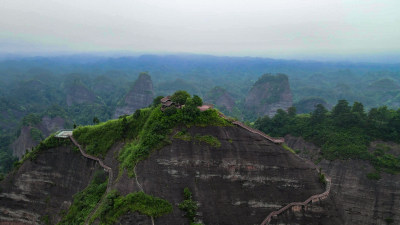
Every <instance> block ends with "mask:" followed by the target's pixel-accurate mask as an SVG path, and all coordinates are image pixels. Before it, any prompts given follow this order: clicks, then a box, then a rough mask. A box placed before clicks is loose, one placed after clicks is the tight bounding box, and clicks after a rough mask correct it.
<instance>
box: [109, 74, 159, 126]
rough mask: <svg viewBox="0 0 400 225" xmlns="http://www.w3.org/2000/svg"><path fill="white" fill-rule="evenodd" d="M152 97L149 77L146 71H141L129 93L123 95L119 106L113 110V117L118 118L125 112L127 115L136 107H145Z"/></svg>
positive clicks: (151, 84) (151, 85)
mask: <svg viewBox="0 0 400 225" xmlns="http://www.w3.org/2000/svg"><path fill="white" fill-rule="evenodd" d="M153 98H154V92H153V82H152V81H151V77H150V75H148V74H147V73H141V74H140V75H139V78H138V79H137V80H136V81H135V83H134V84H133V87H132V88H131V90H130V91H129V93H128V94H127V95H126V96H125V99H124V101H123V103H122V104H121V106H119V107H117V109H116V110H115V113H114V116H113V118H118V117H119V116H121V115H125V114H127V115H129V114H132V113H134V112H135V111H136V110H137V109H141V108H144V107H147V106H149V105H150V104H151V103H152V102H153Z"/></svg>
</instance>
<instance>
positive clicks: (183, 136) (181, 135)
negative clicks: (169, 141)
mask: <svg viewBox="0 0 400 225" xmlns="http://www.w3.org/2000/svg"><path fill="white" fill-rule="evenodd" d="M174 138H176V139H180V140H182V141H191V140H192V139H193V138H192V136H191V135H190V134H188V133H186V132H184V131H178V132H177V133H176V134H175V135H174Z"/></svg>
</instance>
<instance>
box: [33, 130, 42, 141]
mask: <svg viewBox="0 0 400 225" xmlns="http://www.w3.org/2000/svg"><path fill="white" fill-rule="evenodd" d="M30 133H31V137H32V139H33V140H35V141H40V140H42V138H43V135H42V132H41V131H40V130H39V129H37V128H36V127H32V128H31V130H30Z"/></svg>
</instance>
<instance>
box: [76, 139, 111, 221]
mask: <svg viewBox="0 0 400 225" xmlns="http://www.w3.org/2000/svg"><path fill="white" fill-rule="evenodd" d="M69 138H70V139H71V141H72V142H73V143H74V145H76V146H77V147H78V148H79V151H80V152H81V154H82V155H83V156H84V157H85V158H88V159H92V160H94V161H97V162H98V163H99V165H100V166H101V167H103V169H104V170H105V171H107V172H108V183H107V189H106V192H105V193H104V194H103V197H102V198H101V199H100V201H99V202H98V203H97V204H96V206H95V208H94V209H93V210H92V211H91V212H90V214H89V215H88V216H87V217H86V221H85V225H86V224H88V223H89V219H90V218H92V216H93V215H94V213H95V212H96V211H97V209H98V208H99V207H100V205H101V202H102V201H103V200H104V198H105V197H106V196H107V193H108V192H109V191H110V190H111V184H112V181H113V171H112V169H111V167H109V166H107V165H105V164H104V163H103V161H102V160H101V159H99V158H97V157H94V156H91V155H89V154H86V152H85V151H83V148H82V146H81V145H80V144H79V143H78V142H77V141H76V140H75V138H74V137H73V136H72V134H71V135H69Z"/></svg>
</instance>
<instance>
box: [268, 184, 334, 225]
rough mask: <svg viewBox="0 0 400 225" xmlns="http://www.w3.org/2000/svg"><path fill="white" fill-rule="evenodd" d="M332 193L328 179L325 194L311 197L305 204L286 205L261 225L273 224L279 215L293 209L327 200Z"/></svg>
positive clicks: (292, 203)
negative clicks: (273, 219) (273, 220)
mask: <svg viewBox="0 0 400 225" xmlns="http://www.w3.org/2000/svg"><path fill="white" fill-rule="evenodd" d="M330 191H331V179H330V178H326V189H325V192H323V193H321V194H317V195H313V196H311V197H309V198H308V199H307V200H305V201H304V202H291V203H289V204H288V205H286V206H285V207H283V208H281V209H279V210H278V211H273V212H271V213H270V214H269V215H268V216H267V218H265V219H264V221H263V222H262V223H261V225H267V224H269V223H270V222H271V219H272V217H276V216H278V215H279V214H281V213H283V212H284V211H286V210H288V209H290V208H291V207H303V206H306V205H307V204H308V203H310V202H318V201H320V200H322V199H326V198H327V197H328V195H329V192H330Z"/></svg>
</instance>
